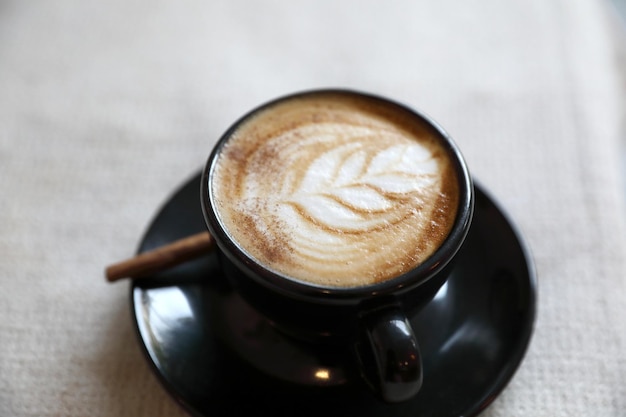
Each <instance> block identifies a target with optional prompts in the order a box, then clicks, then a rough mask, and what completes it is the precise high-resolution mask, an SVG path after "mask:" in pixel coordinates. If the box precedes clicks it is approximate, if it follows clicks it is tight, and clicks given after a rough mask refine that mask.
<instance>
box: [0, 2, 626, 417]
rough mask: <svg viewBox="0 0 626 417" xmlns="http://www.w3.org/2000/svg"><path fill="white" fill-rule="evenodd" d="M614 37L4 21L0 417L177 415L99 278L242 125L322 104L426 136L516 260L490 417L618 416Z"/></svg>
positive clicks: (340, 6)
mask: <svg viewBox="0 0 626 417" xmlns="http://www.w3.org/2000/svg"><path fill="white" fill-rule="evenodd" d="M623 36H624V33H623V32H621V31H620V29H619V28H618V27H617V24H616V20H615V18H614V17H613V16H612V15H611V11H610V8H609V6H608V5H607V4H606V3H603V2H601V1H597V0H567V1H566V0H552V1H543V0H530V1H521V0H513V1H508V2H501V1H496V0H471V1H468V2H456V1H450V0H443V1H436V2H435V1H431V2H426V1H413V2H411V1H397V0H392V1H388V2H375V1H369V0H368V1H344V2H334V1H326V0H323V1H314V0H305V1H302V2H284V1H278V0H272V1H266V2H246V1H228V2H226V1H213V2H203V1H196V0H189V1H186V2H167V1H162V0H156V1H145V0H130V1H120V0H114V1H109V2H95V1H77V0H58V1H55V2H49V1H43V0H32V1H18V0H5V1H2V2H0V195H1V196H2V198H0V415H2V416H38V417H45V416H50V417H52V416H55V417H56V416H85V415H89V416H154V417H158V416H183V415H185V412H184V411H183V410H182V408H181V407H179V406H178V405H177V403H176V402H175V401H174V400H173V399H172V398H171V397H169V396H168V394H167V393H166V391H165V390H164V389H163V388H162V386H161V385H160V384H159V382H158V381H157V379H156V377H155V376H154V375H153V374H152V373H151V371H150V368H149V366H148V364H147V363H146V361H145V359H144V358H143V356H142V354H141V351H140V349H139V346H138V343H137V338H136V336H135V335H134V332H133V327H132V323H131V318H130V313H129V297H128V284H125V283H120V284H115V285H110V284H107V283H105V280H104V278H103V270H104V267H105V266H106V265H107V264H110V263H112V262H114V261H116V260H119V259H122V258H125V257H127V256H129V255H131V254H132V253H133V252H134V251H135V249H136V246H137V244H138V241H139V239H140V236H141V235H142V234H143V232H144V231H145V228H146V226H147V224H148V223H149V221H150V220H151V219H152V217H153V216H154V214H155V212H156V210H157V208H158V207H159V206H160V204H162V203H163V202H164V201H165V199H166V198H167V197H168V196H169V195H170V194H171V192H172V191H173V190H174V189H175V188H176V187H177V186H178V185H179V184H181V183H182V182H183V181H185V180H186V179H188V178H189V177H190V176H191V175H193V174H195V173H196V172H197V171H198V170H199V169H200V168H201V166H202V165H203V164H204V161H205V160H206V157H207V155H208V153H209V152H210V150H211V148H212V146H213V144H214V143H215V141H216V139H217V138H218V137H219V136H220V135H221V133H222V132H223V131H224V130H225V129H226V128H227V127H228V126H229V125H230V124H231V123H232V122H233V121H235V120H236V119H237V118H238V117H239V116H241V115H242V114H243V113H245V112H247V111H248V110H250V109H251V108H253V107H255V106H257V105H258V104H260V103H263V102H265V101H267V100H269V99H272V98H275V97H277V96H280V95H283V94H287V93H291V92H295V91H300V90H304V89H311V88H318V87H348V88H354V89H358V90H363V91H369V92H373V93H377V94H381V95H384V96H388V97H390V98H393V99H395V100H398V101H402V102H404V103H407V104H409V105H411V106H414V107H417V108H419V109H421V110H424V111H425V112H426V113H428V114H429V115H431V116H432V117H433V118H434V119H435V120H437V121H438V122H439V123H440V124H441V125H443V126H444V127H445V128H446V129H447V130H448V131H449V132H450V134H451V135H452V136H453V137H454V139H455V140H456V142H457V143H458V145H459V147H460V148H461V149H462V151H463V153H464V154H465V156H466V158H467V161H468V164H469V167H470V169H471V171H472V172H473V174H474V176H475V177H476V178H477V179H478V180H479V181H480V182H481V184H483V185H484V186H485V187H486V188H487V189H488V190H489V191H490V193H491V194H492V195H494V196H495V197H496V198H497V199H498V201H499V202H500V203H501V204H502V205H503V206H504V207H505V208H506V209H507V211H508V212H509V214H510V216H511V218H513V219H514V221H515V223H516V225H517V226H518V227H519V228H520V230H521V231H522V233H523V234H524V236H525V237H526V238H527V240H528V244H529V246H530V248H531V250H532V253H533V256H534V260H535V263H536V269H537V272H538V276H539V305H538V317H537V322H536V326H535V333H534V335H533V339H532V342H531V345H530V347H529V350H528V353H527V355H526V358H525V359H524V361H523V362H522V364H521V366H520V368H519V370H518V372H517V373H516V374H515V376H514V378H513V379H512V381H511V382H510V384H509V385H508V386H507V388H506V389H505V390H504V392H503V393H502V394H501V395H500V396H499V397H498V398H497V399H496V400H495V402H494V403H493V404H492V405H491V406H490V407H489V408H488V409H487V410H486V411H485V412H484V415H485V416H490V417H496V416H532V417H537V416H546V417H559V416H564V417H565V416H568V417H569V416H590V415H593V416H598V417H599V416H611V417H612V416H623V415H626V320H624V318H625V317H626V302H625V300H626V227H625V224H624V217H625V216H624V215H625V209H624V203H623V202H624V199H623V189H624V187H623V185H622V183H621V176H620V175H621V173H620V165H619V164H620V158H619V155H620V154H619V152H620V147H621V146H622V145H623V138H624V137H625V135H624V131H623V113H624V108H625V107H624V97H625V95H624V79H623V74H624V65H623V62H622V61H623V60H622V56H621V55H622V54H623V52H624V49H625V48H624V45H625V44H624V40H623Z"/></svg>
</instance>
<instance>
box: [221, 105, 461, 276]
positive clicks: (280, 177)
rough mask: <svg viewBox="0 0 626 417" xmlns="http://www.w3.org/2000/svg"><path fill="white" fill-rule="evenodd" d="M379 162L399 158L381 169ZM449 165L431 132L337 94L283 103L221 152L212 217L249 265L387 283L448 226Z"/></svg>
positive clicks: (454, 195)
mask: <svg viewBox="0 0 626 417" xmlns="http://www.w3.org/2000/svg"><path fill="white" fill-rule="evenodd" d="M418 145H419V146H418ZM394 147H396V148H394ZM405 148H406V150H407V151H406V152H404V153H403V152H399V151H398V149H401V150H403V149H405ZM385 152H387V154H389V155H392V156H393V158H395V157H396V156H397V157H398V159H393V158H391V159H390V162H389V161H387V162H388V164H387V165H385V164H382V163H381V162H380V161H381V160H382V161H383V162H385V161H386V160H385V159H381V155H382V156H383V157H387V154H385ZM425 153H429V154H430V155H429V157H427V158H422V156H423V155H424V154H425ZM407 155H409V156H416V157H419V158H421V159H420V160H416V161H415V164H413V160H412V159H411V160H407V158H408V157H407ZM447 155H448V154H447V152H446V151H445V149H444V148H443V147H442V146H441V145H440V144H439V141H438V139H437V137H436V136H435V134H434V133H433V131H432V129H430V128H429V127H428V126H425V125H424V123H423V122H422V121H421V119H419V118H417V117H416V116H414V115H413V114H412V113H409V112H407V111H406V110H404V109H402V108H399V107H396V106H395V105H392V104H388V103H384V102H379V101H377V100H373V99H369V98H364V97H360V96H352V95H343V94H341V93H338V94H321V95H312V96H307V97H301V98H297V99H291V100H289V101H286V102H282V103H279V104H274V105H272V106H271V107H269V108H267V109H264V110H262V111H260V112H258V113H256V114H255V115H254V116H252V117H251V118H249V119H248V120H246V121H245V122H244V123H243V124H242V125H240V126H239V127H238V129H237V130H236V131H235V133H234V134H233V135H232V136H231V137H230V138H229V140H228V142H227V143H226V144H225V145H224V147H223V148H222V151H221V154H220V156H219V158H218V161H217V165H216V166H215V170H214V176H213V188H214V195H215V196H216V197H215V201H216V211H217V212H218V215H219V218H220V220H221V222H222V223H223V225H224V227H225V229H226V231H227V233H228V234H229V236H231V238H232V239H234V240H235V241H237V242H238V243H239V245H240V246H241V247H243V248H244V250H245V252H246V253H247V254H248V255H249V256H250V257H252V258H253V259H255V260H256V261H257V262H259V263H261V264H263V265H265V266H266V267H268V268H269V269H272V270H275V271H277V272H280V273H281V274H283V275H286V276H289V277H292V278H294V279H297V280H302V281H307V282H313V283H315V284H320V285H329V286H354V285H364V284H367V283H373V282H376V281H380V280H386V279H389V278H393V277H395V276H397V275H400V274H402V273H404V272H406V271H407V270H409V269H412V268H414V267H415V266H417V265H418V264H419V263H420V262H423V261H424V260H425V259H426V258H427V257H428V256H430V254H431V253H432V252H433V251H434V250H436V249H437V247H439V246H440V245H441V243H442V242H443V240H444V239H445V237H446V236H447V235H448V233H449V231H450V229H451V227H452V224H453V223H454V219H455V216H456V207H457V206H458V184H457V183H456V176H455V173H454V170H453V167H452V164H451V163H450V161H449V160H448V157H447ZM323 158H325V159H323ZM387 162H385V163H387ZM418 162H420V163H422V165H419V166H418V165H417V163H418ZM377 164H378V165H377ZM372 167H373V168H372ZM380 167H382V168H380ZM433 167H434V168H433ZM374 168H375V169H374ZM378 168H380V169H381V170H378V171H377V169H378ZM433 169H435V171H434V172H431V171H432V170H433ZM420 170H423V172H422V171H420ZM429 170H430V171H429ZM379 171H380V172H379ZM343 180H345V181H343ZM342 181H343V182H342ZM394 187H396V188H394ZM398 187H399V188H398ZM403 187H404V188H403ZM407 190H408V191H407ZM359 193H360V194H359ZM355 196H356V197H355ZM370 197H371V198H370Z"/></svg>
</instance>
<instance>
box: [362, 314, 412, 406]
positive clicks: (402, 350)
mask: <svg viewBox="0 0 626 417" xmlns="http://www.w3.org/2000/svg"><path fill="white" fill-rule="evenodd" d="M362 320H363V324H364V325H363V327H362V332H361V333H362V334H361V339H360V342H359V343H358V344H357V357H358V358H359V365H360V370H361V374H362V376H363V378H364V379H365V381H366V382H367V383H368V385H369V386H370V387H371V388H372V389H373V390H374V391H375V392H376V393H377V394H378V395H379V396H380V397H381V398H382V399H383V400H384V401H386V402H390V403H393V402H400V401H405V400H408V399H409V398H411V397H413V396H414V395H415V394H417V392H418V391H419V390H420V388H421V386H422V379H423V373H422V357H421V354H420V350H419V346H418V344H417V340H416V338H415V334H414V333H413V329H412V328H411V324H410V323H409V321H408V319H407V317H406V315H405V314H404V313H403V312H402V311H401V310H400V309H399V308H397V307H390V308H385V309H383V310H377V311H374V312H371V313H368V314H367V315H366V316H364V317H363V318H362Z"/></svg>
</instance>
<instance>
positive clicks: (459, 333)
mask: <svg viewBox="0 0 626 417" xmlns="http://www.w3.org/2000/svg"><path fill="white" fill-rule="evenodd" d="M199 189H200V177H199V176H196V177H194V178H192V179H191V180H190V181H188V182H187V183H186V184H185V185H184V186H183V187H182V188H180V189H179V190H178V191H177V192H176V193H175V194H174V195H173V196H172V197H171V198H170V199H169V201H168V202H167V203H166V204H165V205H164V207H163V208H162V209H161V211H160V212H159V213H158V215H157V216H156V218H155V219H154V221H153V222H152V224H151V225H150V227H149V229H148V231H147V233H146V235H145V236H144V238H143V240H142V242H141V245H140V251H145V250H149V249H152V248H155V247H158V246H161V245H163V244H165V243H168V242H170V241H172V240H175V239H178V238H181V237H184V236H188V235H190V234H193V233H196V232H199V231H203V230H205V225H204V220H203V217H202V213H201V209H200V201H199V199H200V197H199ZM459 256H460V258H459V262H458V263H457V266H456V269H455V270H454V271H453V273H452V276H451V277H450V279H449V280H448V283H447V284H446V285H445V286H444V287H443V288H442V289H441V291H440V292H439V293H438V294H437V296H436V297H435V299H434V300H433V301H432V302H431V303H430V304H429V305H428V306H427V307H426V308H425V309H424V310H423V311H422V312H421V313H420V314H419V315H418V316H417V317H415V318H414V319H413V320H412V324H413V328H414V331H415V333H416V335H417V337H418V340H419V341H420V346H421V351H422V357H423V362H424V386H423V388H422V390H421V391H420V392H419V393H418V395H417V396H416V397H415V398H414V399H412V400H409V401H407V402H405V403H401V404H393V405H389V404H384V403H381V402H379V401H378V400H376V399H375V398H374V397H373V396H372V395H371V394H370V392H369V391H368V390H367V389H366V388H365V387H364V386H363V385H362V384H361V383H360V381H352V380H351V379H350V378H344V375H343V374H342V373H341V372H340V371H341V369H338V371H339V372H338V373H339V375H340V377H339V378H338V379H335V380H334V381H332V382H333V384H329V386H323V385H321V386H316V387H311V386H302V385H298V384H290V383H286V382H282V381H281V380H279V379H276V378H273V377H269V376H267V375H266V374H265V373H262V372H260V371H257V370H256V369H255V368H253V367H252V366H250V365H249V364H248V362H246V361H245V360H242V359H240V356H239V355H238V354H237V353H235V352H234V351H233V350H232V349H230V348H228V347H226V346H225V345H224V344H222V343H221V342H220V341H218V339H217V338H216V337H215V336H216V332H218V331H220V330H219V329H220V328H223V327H224V324H225V320H224V319H223V318H221V317H220V311H223V306H222V307H219V308H216V305H215V304H216V301H215V300H216V294H217V300H224V299H227V298H224V297H222V295H224V294H228V290H227V288H226V287H225V286H224V283H223V280H222V276H221V273H220V270H219V268H218V265H217V261H216V258H215V256H213V255H207V256H206V257H204V258H202V259H198V260H195V261H192V262H188V263H186V264H184V265H181V266H179V267H177V268H174V269H171V270H169V271H167V272H164V273H162V274H160V275H158V276H154V277H153V278H149V279H146V280H139V281H135V282H134V283H133V284H132V287H131V306H132V312H133V318H134V320H135V324H136V329H137V334H138V336H139V341H140V343H141V345H142V347H143V350H144V353H145V354H146V357H147V359H148V361H149V363H150V364H151V365H152V368H153V370H154V372H155V373H156V375H157V376H158V378H159V379H160V380H161V382H162V384H163V385H164V387H165V388H166V389H167V390H168V391H169V392H170V394H171V395H172V396H173V397H174V398H175V399H176V400H177V401H178V402H179V403H180V404H182V406H183V407H184V408H185V409H186V410H187V411H188V412H190V413H191V414H193V415H197V416H209V415H210V416H222V415H237V416H242V415H246V414H249V415H272V416H277V415H298V416H309V415H310V416H314V415H315V416H319V415H324V416H335V415H336V416H352V415H355V416H377V417H378V416H407V417H409V416H411V417H417V416H438V417H445V416H468V415H476V414H478V413H479V412H480V411H482V410H484V409H485V407H487V406H488V405H489V404H490V403H491V402H492V401H493V400H494V399H495V398H496V396H497V395H498V394H499V393H500V392H501V391H502V389H504V387H505V386H506V384H507V383H508V381H509V380H510V379H511V377H512V376H513V374H514V373H515V371H516V370H517V368H518V366H519V364H520V362H521V360H522V358H523V356H524V354H525V352H526V348H527V346H528V343H529V341H530V337H531V334H532V330H533V323H534V319H535V308H536V305H535V299H536V277H535V272H534V269H533V267H532V263H531V260H530V256H529V254H528V252H527V250H526V247H525V245H524V243H523V242H522V240H521V238H520V236H519V235H518V233H517V232H516V231H515V229H514V227H513V225H512V224H511V222H510V221H509V220H508V219H507V217H506V216H505V215H504V214H503V212H502V211H501V210H500V209H499V208H498V207H497V205H496V204H495V203H494V202H493V200H492V199H491V198H490V197H489V196H487V195H486V194H485V193H484V191H483V190H482V189H481V187H479V186H477V187H476V212H475V216H474V223H473V225H472V230H471V231H470V234H469V236H468V239H467V242H466V244H465V246H464V248H463V249H462V252H461V254H460V255H459ZM227 297H228V295H227ZM253 330H254V329H251V331H253ZM257 330H258V329H257ZM253 350H254V349H253ZM253 350H252V351H253ZM239 351H240V352H241V351H242V350H241V349H240V350H239ZM243 351H246V349H243ZM277 358H280V356H277ZM285 360H286V361H288V360H289V358H283V360H280V359H277V362H276V364H275V366H276V368H277V369H278V373H279V374H280V369H279V368H280V367H281V365H282V362H283V361H285ZM270 365H271V363H270ZM333 366H336V364H333Z"/></svg>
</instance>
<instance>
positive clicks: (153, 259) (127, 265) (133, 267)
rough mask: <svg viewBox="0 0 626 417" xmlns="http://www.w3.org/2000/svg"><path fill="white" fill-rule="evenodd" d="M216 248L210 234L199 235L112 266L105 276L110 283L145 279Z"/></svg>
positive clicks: (108, 268)
mask: <svg viewBox="0 0 626 417" xmlns="http://www.w3.org/2000/svg"><path fill="white" fill-rule="evenodd" d="M214 246H215V240H214V239H213V237H212V236H211V235H210V234H209V232H202V233H198V234H195V235H192V236H189V237H186V238H183V239H180V240H176V241H174V242H172V243H169V244H167V245H165V246H161V247H159V248H157V249H154V250H151V251H148V252H143V253H141V254H139V255H137V256H135V257H133V258H129V259H126V260H124V261H122V262H118V263H116V264H113V265H110V266H109V267H107V268H106V270H105V276H106V279H107V281H109V282H114V281H117V280H119V279H122V278H141V277H145V276H148V275H151V274H154V273H156V272H159V271H163V270H165V269H167V268H171V267H173V266H176V265H179V264H181V263H183V262H185V261H188V260H191V259H194V258H197V257H199V256H201V255H204V254H206V253H207V252H210V251H211V250H213V248H214Z"/></svg>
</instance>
